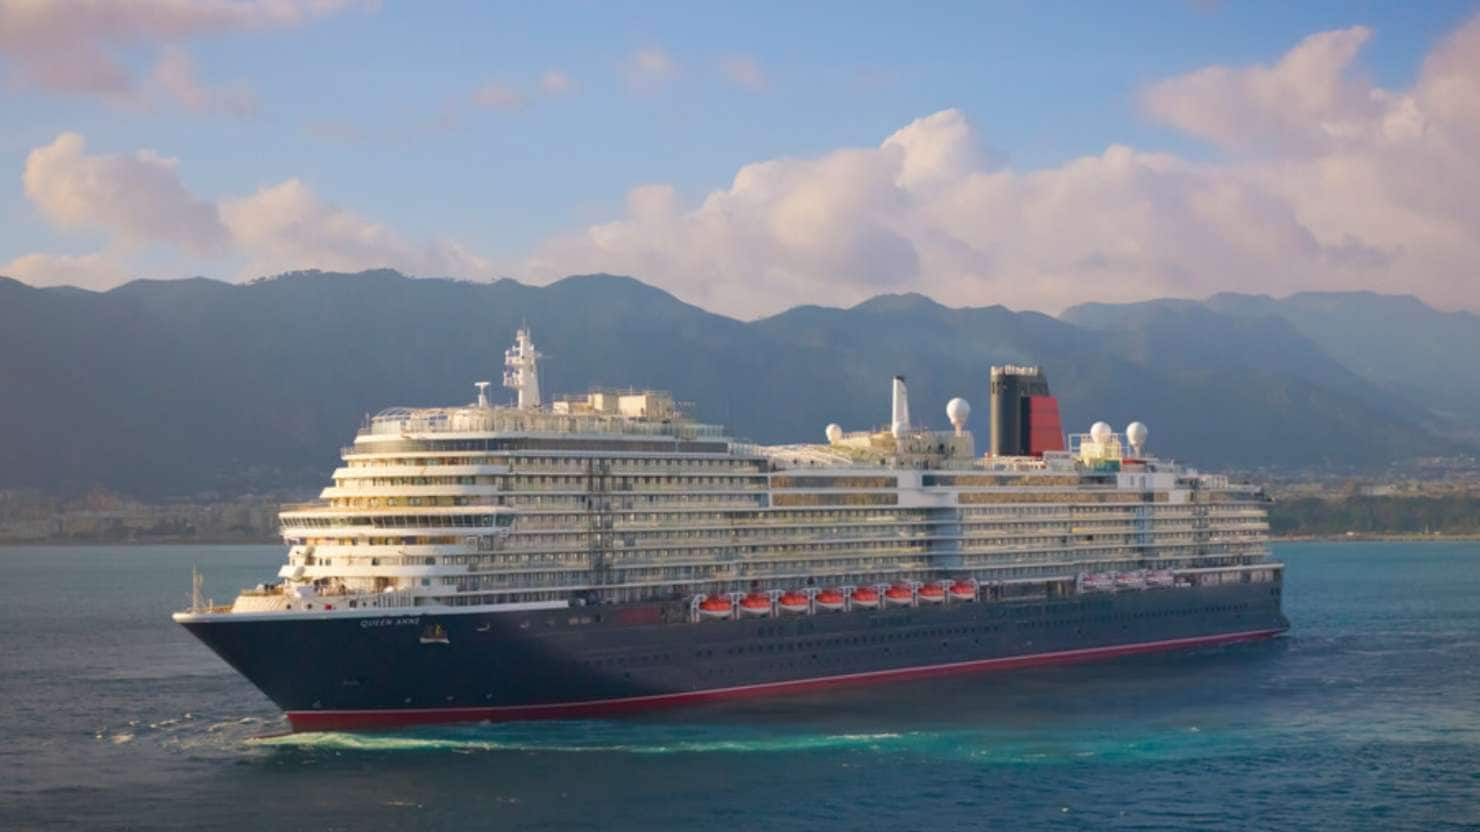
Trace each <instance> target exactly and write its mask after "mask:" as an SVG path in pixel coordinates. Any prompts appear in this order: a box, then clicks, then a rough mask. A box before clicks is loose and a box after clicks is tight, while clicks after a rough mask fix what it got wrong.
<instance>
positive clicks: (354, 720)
mask: <svg viewBox="0 0 1480 832" xmlns="http://www.w3.org/2000/svg"><path fill="white" fill-rule="evenodd" d="M1282 632H1284V630H1283V629H1273V630H1248V631H1245V632H1241V633H1223V634H1221V635H1216V636H1195V637H1192V638H1174V639H1168V640H1165V641H1145V642H1140V643H1137V644H1121V645H1115V646H1111V647H1084V648H1080V649H1077V650H1061V651H1058V652H1054V653H1032V654H1028V655H1024V656H1007V657H1003V658H997V659H976V660H973V661H965V662H950V663H947V664H932V665H922V666H920V667H901V668H895V669H893V670H870V671H866V672H863V673H846V674H842V675H839V676H820V677H817V678H812V679H793V680H789V681H785V682H764V683H761V684H757V685H739V686H736V687H728V688H712V689H709V690H696V691H687V692H684V693H659V694H652V695H648V696H631V697H626V698H622V699H591V700H586V701H583V702H558V703H551V704H546V705H501V706H498V707H491V708H385V709H372V710H343V711H329V710H323V711H288V712H287V713H288V722H289V723H290V724H291V725H292V726H293V730H294V731H345V730H355V729H367V728H391V727H396V726H402V725H418V724H428V723H437V722H476V721H483V720H490V721H494V722H508V721H513V720H523V719H576V718H581V717H592V716H612V715H618V714H628V713H633V712H636V711H645V710H653V709H657V708H669V707H675V706H678V705H695V704H699V703H702V702H715V701H719V700H730V699H745V698H751V697H757V696H775V695H780V694H786V693H801V692H804V691H812V690H821V689H825V688H832V687H839V686H843V685H855V684H861V683H864V682H878V681H902V680H905V679H919V678H924V677H927V676H944V675H949V674H953V673H972V672H979V671H987V670H1013V669H1016V668H1024V667H1043V666H1046V665H1057V664H1073V663H1076V662H1087V661H1096V660H1099V659H1110V658H1115V657H1117V656H1132V655H1136V654H1138V653H1157V652H1163V651H1167V650H1181V649H1186V648H1191V647H1212V646H1215V645H1220V644H1232V643H1235V642H1240V641H1255V640H1258V639H1263V638H1270V637H1271V636H1276V635H1279V634H1280V633H1282Z"/></svg>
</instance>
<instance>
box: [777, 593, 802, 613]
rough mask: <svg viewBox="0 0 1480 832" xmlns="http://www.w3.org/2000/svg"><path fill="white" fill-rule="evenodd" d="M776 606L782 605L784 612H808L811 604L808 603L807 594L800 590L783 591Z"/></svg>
mask: <svg viewBox="0 0 1480 832" xmlns="http://www.w3.org/2000/svg"><path fill="white" fill-rule="evenodd" d="M776 606H778V607H780V608H781V611H782V612H794V613H795V612H806V611H807V608H808V607H809V606H810V605H809V604H808V603H807V596H805V595H803V594H802V593H800V592H783V593H782V594H781V597H780V598H778V599H776Z"/></svg>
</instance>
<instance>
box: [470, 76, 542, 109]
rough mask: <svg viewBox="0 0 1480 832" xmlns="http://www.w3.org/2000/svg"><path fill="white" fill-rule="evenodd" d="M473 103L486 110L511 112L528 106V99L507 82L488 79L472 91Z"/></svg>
mask: <svg viewBox="0 0 1480 832" xmlns="http://www.w3.org/2000/svg"><path fill="white" fill-rule="evenodd" d="M473 103H474V104H477V105H478V106H479V107H483V108H484V109H488V110H500V111H502V112H513V111H515V110H522V109H524V108H525V107H527V106H529V99H528V98H526V97H525V95H524V94H523V93H521V92H519V91H518V90H516V89H514V88H513V87H511V86H509V85H507V84H501V83H499V82H497V81H490V82H488V83H487V84H484V85H483V86H481V87H479V88H478V89H477V90H475V91H474V92H473Z"/></svg>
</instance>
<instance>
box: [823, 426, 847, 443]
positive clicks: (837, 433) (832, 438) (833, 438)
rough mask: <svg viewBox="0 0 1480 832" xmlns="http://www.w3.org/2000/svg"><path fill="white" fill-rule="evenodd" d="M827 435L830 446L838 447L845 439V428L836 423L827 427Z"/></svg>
mask: <svg viewBox="0 0 1480 832" xmlns="http://www.w3.org/2000/svg"><path fill="white" fill-rule="evenodd" d="M825 433H826V434H827V441H828V444H830V445H836V444H838V441H839V440H840V439H842V438H843V426H842V425H840V424H838V423H836V422H834V423H832V424H830V425H828V426H827V430H826V431H825Z"/></svg>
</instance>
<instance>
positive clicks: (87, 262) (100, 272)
mask: <svg viewBox="0 0 1480 832" xmlns="http://www.w3.org/2000/svg"><path fill="white" fill-rule="evenodd" d="M0 274H3V275H5V276H6V277H13V278H15V279H16V280H20V281H24V282H26V283H29V284H31V285H32V286H78V287H81V288H83V289H106V288H108V287H110V286H116V285H118V284H119V283H122V282H123V281H124V280H125V279H126V274H125V272H124V270H123V268H122V267H121V266H120V265H119V264H118V263H117V262H116V261H114V260H113V258H111V257H109V256H107V255H105V254H26V255H22V256H20V257H17V258H15V259H14V260H12V261H10V262H9V263H6V264H5V265H3V266H0Z"/></svg>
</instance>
